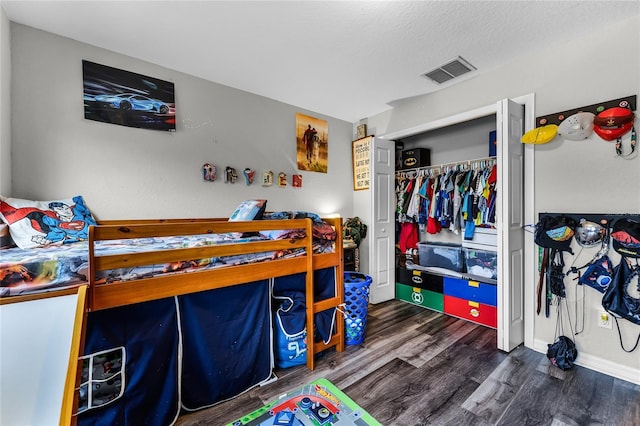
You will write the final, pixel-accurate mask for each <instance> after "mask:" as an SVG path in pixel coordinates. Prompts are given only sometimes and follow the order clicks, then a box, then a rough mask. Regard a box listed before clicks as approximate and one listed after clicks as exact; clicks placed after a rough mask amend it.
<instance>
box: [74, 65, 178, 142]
mask: <svg viewBox="0 0 640 426" xmlns="http://www.w3.org/2000/svg"><path fill="white" fill-rule="evenodd" d="M82 76H83V88H84V89H83V91H84V118H86V119H88V120H94V121H102V122H105V123H112V124H119V125H121V126H128V127H139V128H143V129H152V130H165V131H170V132H175V130H176V107H175V95H174V85H173V83H171V82H169V81H164V80H159V79H157V78H152V77H147V76H145V75H142V74H136V73H133V72H129V71H125V70H120V69H117V68H112V67H108V66H106V65H100V64H96V63H93V62H89V61H82Z"/></svg>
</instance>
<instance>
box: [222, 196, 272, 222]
mask: <svg viewBox="0 0 640 426" xmlns="http://www.w3.org/2000/svg"><path fill="white" fill-rule="evenodd" d="M266 207H267V200H246V201H243V202H242V203H240V205H239V206H238V208H236V211H234V212H233V214H232V215H231V217H230V218H229V222H242V221H248V220H260V219H262V214H263V213H264V209H265V208H266Z"/></svg>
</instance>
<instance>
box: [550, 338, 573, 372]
mask: <svg viewBox="0 0 640 426" xmlns="http://www.w3.org/2000/svg"><path fill="white" fill-rule="evenodd" d="M547 347H548V349H547V358H549V361H551V363H552V364H553V365H555V366H556V367H558V368H559V369H561V370H571V369H572V368H573V363H574V362H575V360H576V358H577V357H578V349H576V344H575V343H573V340H571V339H570V338H568V337H567V336H560V337H558V339H557V340H556V341H555V342H554V343H553V344H550V345H547Z"/></svg>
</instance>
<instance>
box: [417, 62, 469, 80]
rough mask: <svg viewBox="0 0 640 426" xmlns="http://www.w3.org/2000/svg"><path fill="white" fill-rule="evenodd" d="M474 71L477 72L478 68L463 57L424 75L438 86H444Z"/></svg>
mask: <svg viewBox="0 0 640 426" xmlns="http://www.w3.org/2000/svg"><path fill="white" fill-rule="evenodd" d="M474 70H476V67H474V66H473V65H471V64H470V63H469V62H467V61H465V60H464V59H463V58H462V57H461V56H458V57H457V58H455V59H453V60H452V61H449V62H447V63H446V64H444V65H441V66H439V67H438V68H436V69H434V70H431V71H429V72H427V73H425V74H422V75H423V77H427V78H429V79H431V80H433V81H434V82H436V83H438V84H442V83H444V82H446V81H449V80H452V79H454V78H456V77H459V76H461V75H462V74H466V73H468V72H469V71H474Z"/></svg>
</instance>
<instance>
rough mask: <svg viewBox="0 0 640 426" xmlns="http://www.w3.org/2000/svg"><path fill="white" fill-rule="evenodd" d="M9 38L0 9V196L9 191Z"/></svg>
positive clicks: (6, 23)
mask: <svg viewBox="0 0 640 426" xmlns="http://www.w3.org/2000/svg"><path fill="white" fill-rule="evenodd" d="M10 102H11V37H10V32H9V19H7V15H6V14H5V13H4V9H2V8H0V194H8V193H9V191H11V108H10Z"/></svg>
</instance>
